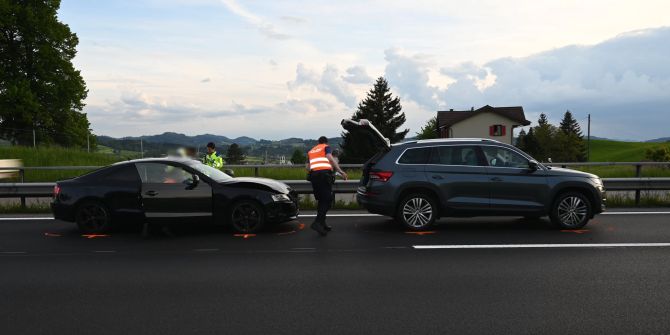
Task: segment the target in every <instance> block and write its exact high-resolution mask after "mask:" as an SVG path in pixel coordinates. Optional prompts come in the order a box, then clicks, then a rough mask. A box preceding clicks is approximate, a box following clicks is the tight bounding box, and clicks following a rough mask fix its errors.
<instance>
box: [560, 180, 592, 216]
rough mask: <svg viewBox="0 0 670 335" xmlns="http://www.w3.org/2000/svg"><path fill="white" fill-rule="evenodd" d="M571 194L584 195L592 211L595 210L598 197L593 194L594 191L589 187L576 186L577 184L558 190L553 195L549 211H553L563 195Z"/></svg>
mask: <svg viewBox="0 0 670 335" xmlns="http://www.w3.org/2000/svg"><path fill="white" fill-rule="evenodd" d="M570 192H576V193H581V194H583V195H584V196H585V197H586V198H587V199H588V200H589V202H590V205H591V207H592V208H591V209H594V208H593V206H595V203H596V197H595V194H594V192H593V190H591V189H589V188H588V187H586V186H584V185H575V184H570V185H565V186H563V187H561V188H558V189H556V191H555V192H554V193H553V194H552V196H551V203H550V204H549V208H548V211H551V210H552V208H553V207H554V205H555V204H556V201H558V199H559V198H560V197H561V195H563V194H565V193H570Z"/></svg>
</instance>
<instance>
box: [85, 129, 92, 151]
mask: <svg viewBox="0 0 670 335" xmlns="http://www.w3.org/2000/svg"><path fill="white" fill-rule="evenodd" d="M86 152H88V153H89V154H90V153H91V135H90V134H86Z"/></svg>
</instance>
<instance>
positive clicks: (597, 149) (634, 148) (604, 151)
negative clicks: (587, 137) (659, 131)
mask: <svg viewBox="0 0 670 335" xmlns="http://www.w3.org/2000/svg"><path fill="white" fill-rule="evenodd" d="M660 146H666V147H667V146H670V143H647V142H620V141H609V140H591V157H590V161H591V162H642V161H644V160H645V157H644V152H645V150H647V149H651V148H656V147H660Z"/></svg>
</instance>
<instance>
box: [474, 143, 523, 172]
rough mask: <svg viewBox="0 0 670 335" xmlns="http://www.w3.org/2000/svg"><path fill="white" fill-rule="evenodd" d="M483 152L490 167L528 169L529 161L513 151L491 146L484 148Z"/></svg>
mask: <svg viewBox="0 0 670 335" xmlns="http://www.w3.org/2000/svg"><path fill="white" fill-rule="evenodd" d="M482 150H483V151H484V156H485V157H486V161H487V162H488V164H489V165H490V166H495V167H512V168H524V169H525V168H528V159H526V157H523V156H521V155H520V154H518V153H516V152H514V151H512V150H509V149H506V148H502V147H490V146H483V147H482Z"/></svg>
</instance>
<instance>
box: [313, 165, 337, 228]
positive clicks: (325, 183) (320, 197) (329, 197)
mask: <svg viewBox="0 0 670 335" xmlns="http://www.w3.org/2000/svg"><path fill="white" fill-rule="evenodd" d="M333 181H334V178H333V172H332V171H329V170H321V171H312V173H311V176H310V182H312V189H314V197H315V198H316V201H317V203H318V205H317V214H316V219H315V220H314V221H315V222H318V223H320V224H322V225H325V224H326V213H328V210H329V209H330V206H331V205H332V203H333Z"/></svg>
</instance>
